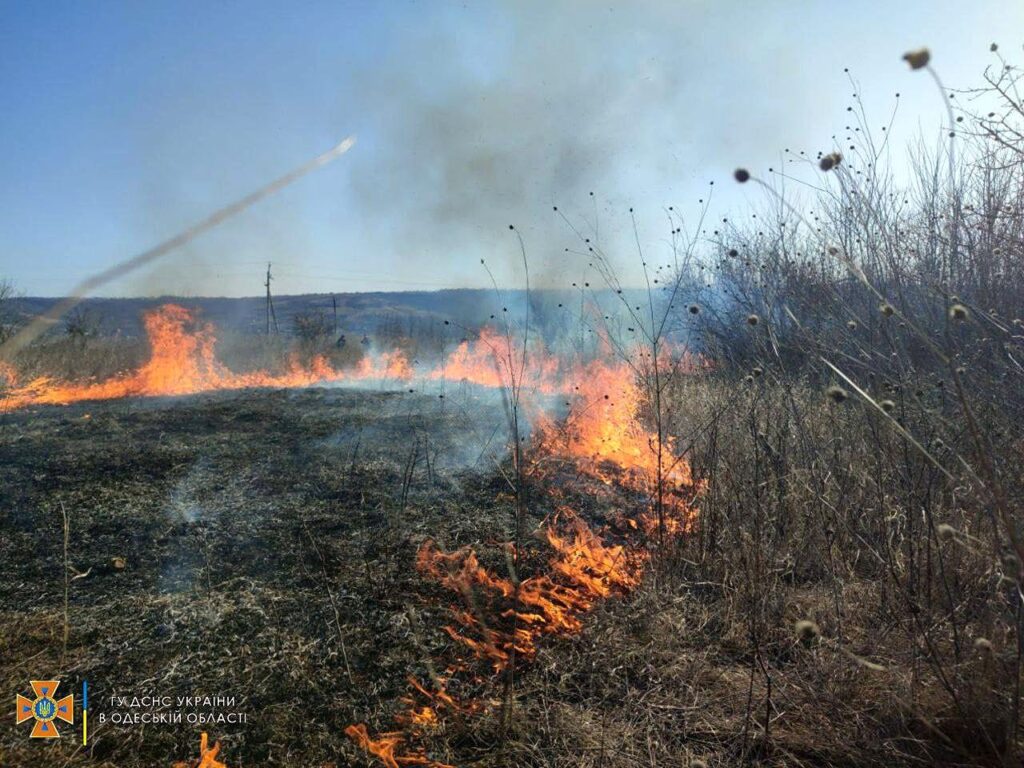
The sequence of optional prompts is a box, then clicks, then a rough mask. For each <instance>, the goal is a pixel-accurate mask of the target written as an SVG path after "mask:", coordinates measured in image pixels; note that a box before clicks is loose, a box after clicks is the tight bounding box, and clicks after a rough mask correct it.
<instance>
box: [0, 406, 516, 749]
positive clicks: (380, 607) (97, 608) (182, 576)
mask: <svg viewBox="0 0 1024 768" xmlns="http://www.w3.org/2000/svg"><path fill="white" fill-rule="evenodd" d="M502 423H503V415H502V411H501V408H500V401H498V400H496V399H494V398H493V397H492V398H491V399H490V400H489V401H488V402H484V403H481V402H479V401H477V400H475V399H474V398H473V396H472V394H471V393H462V396H461V397H452V396H451V395H450V396H449V397H448V399H446V400H441V399H439V398H438V397H437V396H436V395H420V394H409V393H407V392H400V393H393V392H375V391H358V390H346V389H312V390H293V391H247V392H228V393H217V394H210V395H201V396H196V397H184V398H159V399H136V400H123V401H111V402H101V403H82V404H77V405H73V406H69V407H47V408H36V409H29V410H24V411H19V412H15V413H8V414H2V415H0V562H2V563H3V574H2V576H0V660H2V661H0V690H4V691H6V692H7V693H8V694H9V695H10V696H11V697H12V698H13V697H14V695H15V694H16V693H19V692H20V693H27V689H28V683H29V681H30V680H32V679H49V678H52V679H58V678H59V679H60V680H61V681H62V684H61V685H62V689H61V693H64V694H66V693H75V694H76V700H77V695H78V694H79V692H80V690H81V681H82V680H83V679H87V680H88V681H89V685H90V712H89V722H90V726H91V727H90V731H91V737H90V742H89V746H88V747H87V748H83V747H81V746H80V738H81V732H80V727H79V724H78V722H76V724H75V725H74V726H67V725H64V726H63V727H62V728H61V729H60V730H61V731H62V732H63V738H61V739H60V740H55V741H53V742H49V743H43V742H38V741H30V740H29V739H28V738H27V733H28V730H29V726H28V724H23V725H22V726H15V725H14V720H13V718H4V719H3V721H2V723H0V765H3V766H36V765H39V766H44V765H47V766H50V765H71V766H79V765H82V766H84V765H89V766H96V765H106V766H118V767H119V768H122V767H123V768H132V767H135V766H158V765H167V766H169V765H171V764H172V762H173V761H174V760H183V759H186V758H189V759H193V760H194V759H195V757H196V755H197V753H198V739H199V732H200V731H201V730H204V728H201V727H199V726H196V725H188V724H181V725H166V724H156V725H154V724H150V725H145V726H142V725H120V726H118V725H112V724H110V723H109V722H107V723H101V716H102V715H104V714H108V715H109V713H110V712H111V711H112V707H111V705H110V703H109V699H110V696H112V695H125V696H129V697H130V696H135V695H139V696H141V695H159V696H172V697H176V696H179V695H181V696H188V695H204V696H205V695H209V696H217V695H222V696H234V697H236V706H235V707H234V708H232V709H234V710H241V711H243V712H245V713H246V715H247V722H246V723H245V724H236V725H210V726H207V727H206V728H205V730H208V731H209V732H210V734H211V736H215V737H216V738H219V739H221V740H222V741H223V743H224V750H223V753H222V756H223V757H224V758H225V759H226V761H227V762H228V764H229V765H230V766H232V768H237V767H238V766H247V765H323V764H328V763H335V764H337V765H348V764H357V765H361V764H367V759H366V757H365V756H364V755H363V754H362V753H361V752H360V751H359V750H357V749H355V747H354V746H353V745H352V744H351V743H350V741H349V740H348V739H347V738H346V737H345V736H344V734H343V729H344V727H345V726H346V725H348V724H350V723H353V722H360V721H367V720H369V721H370V722H371V723H372V724H374V725H383V726H386V725H387V722H388V720H389V718H390V714H391V713H392V711H393V710H394V709H395V708H397V707H400V706H401V705H400V703H399V698H400V697H401V695H402V694H403V693H404V692H405V690H406V683H405V678H406V676H407V675H408V674H410V673H416V674H421V675H422V674H423V673H424V665H423V663H422V658H423V652H424V651H425V650H426V651H428V652H430V653H433V652H434V650H440V646H443V645H445V644H446V643H447V642H448V641H447V640H446V636H445V635H444V634H443V633H442V632H441V631H440V627H441V625H442V624H443V623H444V622H445V619H444V610H445V608H444V605H442V604H441V601H440V600H437V599H435V596H436V595H437V587H436V586H432V585H428V584H425V583H424V582H423V580H422V579H421V578H420V577H419V576H418V575H417V574H416V572H415V568H414V558H415V553H416V550H417V547H418V546H419V544H420V542H421V541H422V540H423V539H424V538H425V537H426V536H427V535H429V536H431V537H433V538H435V539H437V540H439V541H440V542H441V543H443V544H444V545H445V546H447V547H454V546H458V545H462V544H466V543H480V542H484V543H485V545H486V542H493V541H497V540H503V539H507V538H508V536H509V528H510V523H511V520H510V514H511V512H510V505H509V502H508V500H507V494H506V495H505V496H502V493H501V492H502V491H503V490H507V486H505V485H504V481H503V480H502V479H501V475H500V473H499V472H498V471H497V469H496V461H497V459H496V451H500V449H501V446H502V444H503V442H504V438H503V435H502V433H501V432H500V431H499V432H498V433H497V434H496V433H495V430H496V429H500V428H501V424H502ZM410 464H412V469H411V471H410V470H409V467H410ZM406 478H409V479H408V480H407V479H406ZM62 510H63V511H64V512H65V513H66V515H67V517H68V520H69V524H70V536H69V539H68V566H69V570H68V573H69V574H70V575H71V576H74V575H76V574H86V575H84V576H82V577H81V578H75V579H73V580H71V581H70V587H69V606H68V627H69V639H68V644H67V648H66V651H65V649H64V647H63V639H62V635H63V631H64V588H65V580H64V573H65V567H64V537H63V514H62ZM118 558H123V562H124V567H123V569H121V568H119V567H118V565H119V561H118ZM410 610H412V611H415V612H416V615H417V616H418V617H419V620H420V623H421V624H422V626H423V627H425V629H424V630H423V632H422V634H423V637H419V638H418V637H415V636H414V634H415V633H413V632H412V631H411V630H410V626H409V621H408V613H409V611H410ZM425 646H426V647H425ZM9 703H10V702H9ZM172 709H173V708H172Z"/></svg>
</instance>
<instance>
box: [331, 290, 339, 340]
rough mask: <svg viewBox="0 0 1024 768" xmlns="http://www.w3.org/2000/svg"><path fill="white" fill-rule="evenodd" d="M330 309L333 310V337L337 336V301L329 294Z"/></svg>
mask: <svg viewBox="0 0 1024 768" xmlns="http://www.w3.org/2000/svg"><path fill="white" fill-rule="evenodd" d="M331 307H332V308H333V309H334V335H335V336H337V335H338V299H337V298H336V297H335V295H334V294H333V293H332V294H331Z"/></svg>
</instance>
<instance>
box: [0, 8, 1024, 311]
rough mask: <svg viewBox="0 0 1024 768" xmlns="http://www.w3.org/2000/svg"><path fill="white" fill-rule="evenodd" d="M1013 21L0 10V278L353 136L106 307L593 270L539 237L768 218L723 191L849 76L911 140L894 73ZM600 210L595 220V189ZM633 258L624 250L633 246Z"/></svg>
mask: <svg viewBox="0 0 1024 768" xmlns="http://www.w3.org/2000/svg"><path fill="white" fill-rule="evenodd" d="M1021 29H1024V3H1020V2H1016V1H1013V2H1011V1H1009V0H1006V1H997V0H978V1H977V2H973V3H970V4H964V3H961V2H951V1H949V0H938V1H937V2H936V1H935V0H933V1H932V2H918V1H917V0H914V1H913V2H900V3H894V2H891V1H890V2H848V3H838V2H781V1H778V0H775V1H773V0H765V1H764V2H757V3H753V2H730V1H729V0H717V1H716V2H710V1H708V2H703V1H697V0H676V1H673V2H669V1H668V0H665V1H664V2H637V3H626V2H623V3H617V2H610V3H609V2H604V3H599V2H584V0H578V1H576V0H574V1H572V2H570V1H568V0H565V1H563V2H543V3H542V2H536V3H535V2H480V3H470V2H466V3H444V2H429V3H428V2H397V1H396V2H376V3H374V2H331V3H315V2H303V3H288V4H286V3H266V2H255V1H250V2H245V3H233V2H203V3H189V2H179V3H161V2H124V3H104V2H89V3H85V2H74V3H51V2H3V1H0V50H2V51H3V52H2V54H0V99H2V100H0V103H2V104H3V110H4V115H3V118H2V119H0V146H2V147H3V150H2V152H0V277H7V278H9V279H11V280H13V281H14V283H15V284H16V286H17V287H18V288H19V289H20V290H21V291H23V292H25V293H27V294H32V295H57V294H63V293H65V292H67V291H69V290H70V289H71V288H73V286H74V284H75V283H76V282H78V281H79V280H80V279H82V278H84V277H87V276H88V275H89V274H91V273H93V272H95V271H97V270H98V269H101V268H103V267H104V266H107V265H109V264H110V263H112V262H113V261H116V260H119V259H123V258H125V257H128V256H131V255H133V254H134V253H135V252H137V251H139V250H142V249H144V248H146V247H148V246H151V245H153V244H155V243H156V242H158V241H159V240H161V239H163V238H166V237H168V236H170V235H173V234H174V233H175V232H176V231H178V230H179V229H181V228H183V227H185V226H187V225H189V224H190V223H192V222H194V221H196V220H198V219H200V218H202V217H203V216H204V215H206V214H207V213H209V212H210V211H211V210H212V209H214V208H216V207H218V206H220V205H222V204H224V203H226V202H229V201H231V200H232V199H234V198H236V197H239V196H241V195H243V194H245V193H247V192H249V191H251V190H252V189H253V188H255V187H257V186H259V185H261V184H262V183H264V182H266V181H268V180H270V179H271V178H273V177H274V176H276V175H278V174H280V173H282V172H284V171H286V170H288V169H289V168H290V167H292V166H294V165H296V164H299V163H301V162H303V161H304V160H306V159H308V158H310V157H312V156H313V155H315V154H317V153H319V152H321V151H323V150H325V149H326V148H328V147H329V146H331V145H333V144H334V143H336V142H337V141H338V140H340V139H341V138H343V137H344V136H346V135H349V134H357V135H358V138H359V142H358V144H357V145H356V147H355V148H354V149H353V150H352V151H351V152H350V153H349V154H348V155H347V156H345V157H343V158H341V159H340V160H339V161H337V162H335V163H334V164H333V165H331V166H330V167H328V168H326V169H324V170H321V171H319V172H317V173H316V174H315V175H313V176H310V177H307V178H306V179H303V180H302V181H300V182H299V183H298V184H296V185H295V186H294V187H292V188H290V189H288V190H286V191H285V192H283V193H282V194H280V195H278V196H277V197H275V198H273V199H271V200H267V201H264V202H263V203H261V204H260V205H259V206H258V207H257V208H255V209H253V210H252V211H250V212H248V213H246V214H244V215H242V216H241V217H239V218H237V219H235V220H232V221H230V222H228V223H227V224H226V225H224V226H223V227H221V228H220V229H219V230H217V231H216V232H214V233H211V234H209V235H207V236H204V237H202V238H201V239H198V240H196V241H195V242H193V243H192V244H190V245H189V246H188V247H187V248H186V249H184V250H183V251H181V252H179V253H177V254H175V255H172V256H170V257H168V259H167V260H165V261H164V262H162V263H161V264H159V265H156V266H154V267H152V268H150V269H147V270H145V271H142V272H140V273H137V274H135V275H132V276H130V277H128V278H125V279H123V280H121V281H119V282H117V283H114V284H111V285H110V286H108V288H107V289H106V290H105V291H103V293H105V294H107V295H139V294H142V295H154V294H163V293H184V294H193V295H247V294H254V293H259V291H260V290H261V281H262V275H261V270H262V268H263V265H265V262H266V261H268V260H269V261H273V262H274V265H275V273H276V274H277V278H276V281H275V289H276V290H277V291H278V292H279V293H296V292H310V291H318V292H319V291H358V290H403V289H413V288H417V287H421V288H428V289H429V288H437V287H442V286H482V285H486V284H487V283H488V278H487V275H486V274H485V273H484V272H483V271H482V270H481V269H480V266H479V260H480V258H486V259H487V260H488V262H489V264H491V265H492V266H493V268H494V271H495V273H496V275H497V277H498V279H499V281H500V282H502V283H505V284H509V285H511V284H515V283H516V282H517V281H518V280H519V279H520V276H519V275H518V274H517V267H516V264H517V258H518V250H517V246H516V244H515V242H514V241H513V240H512V239H511V238H510V237H509V233H508V229H507V225H508V223H510V222H515V223H516V225H517V227H518V228H519V229H520V231H521V232H522V233H523V235H524V238H525V240H526V243H527V248H528V251H529V255H530V259H531V264H532V265H534V266H533V270H532V271H533V272H534V274H535V278H536V280H538V281H540V282H543V283H546V284H566V283H568V282H570V281H571V280H574V279H577V278H579V277H580V275H581V274H582V273H583V271H584V269H585V265H584V264H582V263H579V262H578V261H573V260H572V258H570V257H567V256H565V255H564V253H563V249H564V247H565V246H566V245H569V244H571V237H570V236H569V233H568V232H567V231H566V230H565V227H564V225H561V224H560V223H559V222H558V221H557V220H556V219H555V218H554V217H553V216H552V214H551V206H552V204H557V205H559V206H560V207H561V208H562V209H564V210H568V211H570V212H571V214H572V215H588V216H591V215H594V214H595V213H596V215H598V216H599V217H600V220H601V226H602V228H603V231H604V232H606V233H607V235H606V237H607V238H608V242H609V245H610V247H613V249H614V248H619V247H621V248H622V249H623V260H624V261H623V263H624V266H623V270H624V273H625V274H626V275H627V276H628V275H629V274H630V270H631V269H632V268H633V267H632V266H631V265H633V264H635V259H633V258H632V257H631V255H630V254H629V253H628V249H626V247H625V245H624V244H622V243H620V242H618V239H617V235H618V234H621V233H622V232H623V231H625V230H626V229H627V225H628V220H627V219H626V217H625V211H626V209H627V208H628V207H629V206H634V207H635V208H636V209H637V211H638V214H639V216H640V220H641V230H642V236H643V237H644V239H645V242H646V241H647V240H648V239H649V240H650V242H651V243H654V244H657V243H658V242H660V239H661V237H662V234H663V233H662V232H661V230H660V229H659V227H661V226H662V222H663V216H662V207H663V206H665V205H675V206H676V208H677V209H680V210H683V211H685V212H687V213H688V214H690V215H692V216H695V215H696V213H697V210H698V207H697V199H698V198H700V197H702V196H705V195H706V189H707V187H706V185H707V183H708V181H710V180H715V181H717V182H718V185H717V187H716V192H715V195H716V198H715V213H716V215H718V214H722V215H725V214H727V213H731V212H734V211H737V210H742V209H743V208H744V207H745V206H747V205H749V204H752V203H753V204H756V202H757V201H756V200H753V199H751V198H749V197H747V196H748V195H753V194H754V193H753V192H752V191H749V190H747V189H746V188H743V189H738V188H736V187H735V185H729V184H728V183H727V182H728V181H729V174H730V172H731V170H732V169H733V168H734V167H735V166H737V165H741V164H742V165H747V166H750V167H751V168H752V169H757V170H762V171H763V170H764V169H766V168H767V167H768V166H770V165H772V164H773V163H774V164H777V163H778V158H779V153H780V152H781V151H782V150H783V149H784V148H786V147H790V148H793V149H805V150H807V151H809V152H814V151H816V150H818V149H821V148H828V147H830V136H831V135H832V134H834V133H836V132H837V131H839V130H841V128H842V126H843V125H844V124H845V122H846V112H845V110H846V106H847V105H848V104H849V102H850V96H851V88H850V86H849V84H848V83H847V81H846V79H845V75H844V74H843V68H844V67H849V68H850V69H851V71H852V74H853V75H854V76H855V77H856V78H857V80H858V82H859V84H860V88H859V90H860V91H861V92H862V95H863V97H864V98H865V100H866V102H867V105H868V108H869V112H870V114H871V115H872V116H873V117H874V118H875V120H874V122H876V123H877V124H878V125H881V124H882V123H883V122H885V121H886V120H887V118H888V114H889V111H890V110H891V108H892V104H893V94H894V93H895V92H896V91H900V92H901V93H902V96H901V102H900V111H899V118H898V122H897V128H898V132H897V134H896V135H897V138H898V140H909V139H912V138H914V136H915V134H916V133H917V132H918V131H921V130H923V131H925V132H933V131H934V130H935V129H936V127H937V125H938V121H939V120H940V119H941V105H940V104H939V103H938V101H937V98H936V95H935V92H934V90H933V87H932V86H931V84H930V83H929V82H927V81H926V79H925V78H924V77H922V76H921V75H920V73H916V74H914V73H910V72H909V71H908V70H907V69H906V67H905V65H904V64H903V63H902V62H901V61H900V60H899V57H900V54H901V53H902V52H903V51H904V50H906V49H908V48H912V47H917V46H920V45H928V46H929V47H930V48H931V49H932V51H933V55H934V61H935V65H936V67H937V68H938V70H939V71H940V72H941V73H942V75H943V77H944V78H945V79H946V81H947V82H948V84H949V85H950V86H958V85H970V84H972V83H974V82H976V81H977V79H978V74H979V73H980V71H981V69H982V67H984V66H985V65H986V64H988V63H990V61H991V59H990V55H989V53H988V46H989V43H991V42H993V41H998V42H999V43H1000V44H1001V45H1002V46H1003V48H1002V49H1003V50H1004V51H1005V52H1006V53H1007V55H1008V56H1009V57H1011V59H1013V58H1017V59H1018V60H1019V58H1021V57H1019V56H1018V54H1020V42H1021V41H1020V40H1012V39H1006V35H1005V34H1004V33H1006V32H1007V31H1012V30H1018V31H1019V30H1021ZM591 190H593V191H594V192H595V197H594V202H593V203H592V202H591V200H590V198H589V195H588V192H589V191H591ZM619 239H621V238H619Z"/></svg>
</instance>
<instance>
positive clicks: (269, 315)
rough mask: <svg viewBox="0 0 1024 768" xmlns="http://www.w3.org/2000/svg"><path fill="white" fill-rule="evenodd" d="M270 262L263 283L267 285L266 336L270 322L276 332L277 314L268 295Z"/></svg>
mask: <svg viewBox="0 0 1024 768" xmlns="http://www.w3.org/2000/svg"><path fill="white" fill-rule="evenodd" d="M270 280H271V277H270V262H269V261H268V262H267V282H266V283H264V285H266V287H267V336H269V335H270V322H271V320H273V322H274V333H277V315H276V314H274V299H273V298H271V296H270Z"/></svg>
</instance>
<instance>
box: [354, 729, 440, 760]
mask: <svg viewBox="0 0 1024 768" xmlns="http://www.w3.org/2000/svg"><path fill="white" fill-rule="evenodd" d="M345 734H346V735H347V736H348V737H349V738H350V739H352V740H353V741H354V742H355V743H356V744H358V745H359V746H360V747H362V748H363V749H365V750H366V751H367V752H369V753H370V754H371V755H374V756H375V757H378V758H380V761H381V762H382V763H384V765H385V766H387V768H401V766H403V765H425V766H428V768H455V767H454V766H452V765H448V764H447V763H439V762H437V761H435V760H431V759H430V758H429V757H427V756H426V755H424V754H422V753H417V754H409V755H396V754H395V750H396V749H398V747H400V746H401V745H402V742H404V741H405V738H404V737H403V735H402V734H401V733H400V732H397V731H394V732H389V733H382V734H381V735H380V736H379V737H378V738H376V739H371V738H370V734H369V733H367V731H366V726H365V725H363V724H362V723H359V724H357V725H350V726H348V727H346V728H345Z"/></svg>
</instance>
